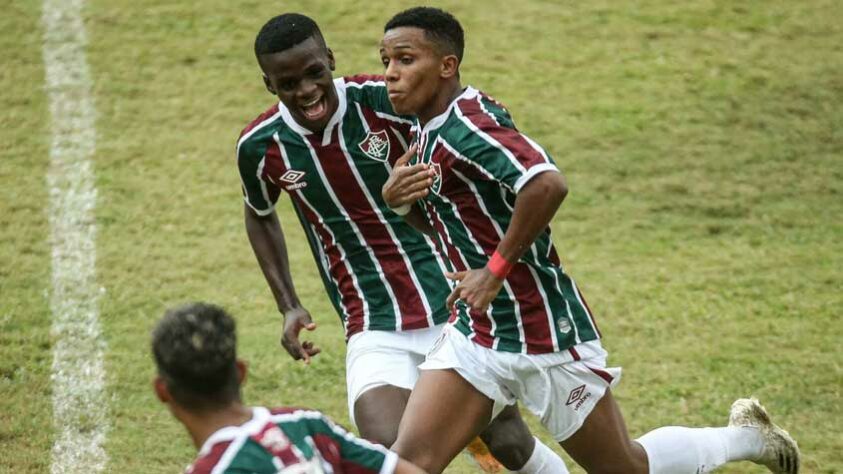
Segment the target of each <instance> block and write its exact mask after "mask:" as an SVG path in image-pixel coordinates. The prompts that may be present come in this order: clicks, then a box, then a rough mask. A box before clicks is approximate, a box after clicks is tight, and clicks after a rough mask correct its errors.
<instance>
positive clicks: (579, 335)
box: [414, 88, 599, 354]
mask: <svg viewBox="0 0 843 474" xmlns="http://www.w3.org/2000/svg"><path fill="white" fill-rule="evenodd" d="M414 130H416V131H417V132H418V131H419V130H420V131H421V133H419V134H418V136H417V140H418V142H419V145H420V153H419V156H418V158H416V159H414V162H418V161H422V162H426V163H431V164H432V165H434V166H435V168H436V169H437V170H438V173H439V176H437V177H436V179H435V180H434V189H433V192H432V193H430V194H429V195H428V196H427V197H426V198H425V206H424V207H425V209H426V210H427V212H428V214H429V217H430V218H431V221H432V222H433V225H434V228H435V229H436V230H437V232H438V233H439V234H440V241H441V242H443V245H444V246H445V248H446V250H447V255H448V257H449V258H450V259H451V260H452V263H453V264H454V266H455V267H461V266H468V267H470V268H480V267H481V266H483V265H485V264H486V262H487V261H488V258H489V257H488V256H489V255H491V254H492V253H493V252H494V251H495V250H496V248H497V246H498V245H499V243H500V241H501V239H502V238H503V236H504V234H505V232H506V230H507V229H508V228H509V225H510V223H511V219H512V213H513V211H514V204H515V201H516V199H517V197H516V193H517V191H518V190H520V189H521V187H523V186H524V185H525V184H526V183H527V182H529V180H530V179H532V177H534V176H535V175H536V174H538V173H541V172H544V171H550V170H553V171H558V170H557V169H556V166H555V164H554V163H553V161H552V160H551V159H550V158H549V157H548V156H547V155H546V153H545V152H544V150H543V149H542V148H541V147H540V146H538V145H537V144H536V143H535V142H533V141H532V140H530V139H529V138H528V137H526V136H524V135H523V134H521V133H520V132H518V131H517V130H515V128H514V125H513V123H512V120H511V118H510V117H509V115H508V113H507V112H506V110H505V109H504V108H503V106H502V105H500V104H499V103H497V102H494V101H493V99H491V98H489V97H487V96H485V95H482V94H481V93H478V92H477V91H474V90H472V89H470V88H469V89H467V90H466V92H465V93H464V94H463V95H462V96H461V97H460V98H458V99H457V100H456V101H455V102H454V103H452V105H451V106H450V107H449V109H448V111H447V112H446V113H444V114H442V115H440V116H438V117H435V118H433V119H431V120H430V121H428V123H427V124H426V125H425V127H424V128H422V127H419V126H418V125H416V127H414ZM491 308H492V309H491V311H490V312H489V314H488V315H480V314H474V313H471V314H470V315H468V314H466V313H465V307H464V306H462V307H460V310H459V311H458V314H457V322H456V323H455V327H456V328H457V329H459V330H460V331H462V332H463V333H464V334H466V335H468V336H469V337H470V338H471V339H472V340H474V341H475V342H477V343H478V344H481V345H485V346H486V347H491V348H493V349H496V350H503V351H511V352H526V353H530V354H537V353H547V352H558V351H560V350H566V349H567V348H568V347H571V346H573V345H574V344H576V343H578V342H582V341H588V340H593V339H596V338H598V337H599V333H598V332H597V330H596V325H594V324H593V321H592V317H591V315H590V311H589V310H588V308H587V307H586V305H585V303H584V301H582V299H581V297H580V295H579V293H578V292H577V290H576V287H575V285H574V283H573V280H571V279H570V278H569V277H568V276H567V275H566V274H565V273H564V272H563V271H562V269H561V267H559V259H558V255H557V254H556V250H555V248H554V246H553V243H552V241H551V239H550V232H549V229H546V230H545V231H544V232H542V233H541V234H540V235H539V236H538V237H537V239H536V240H535V241H534V242H533V243H532V244H531V245H530V246H529V248H528V251H527V253H526V254H524V255H523V256H522V257H521V259H519V262H517V263H516V265H515V267H514V269H513V271H512V272H511V273H510V275H509V276H508V277H507V278H506V279H505V285H504V288H503V291H502V292H501V294H500V295H498V296H497V297H496V298H495V299H494V300H493V302H492V305H491ZM487 321H488V322H487Z"/></svg>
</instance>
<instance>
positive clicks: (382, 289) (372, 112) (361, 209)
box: [238, 76, 450, 337]
mask: <svg viewBox="0 0 843 474" xmlns="http://www.w3.org/2000/svg"><path fill="white" fill-rule="evenodd" d="M335 87H336V88H337V93H338V97H339V98H340V107H339V109H338V112H337V113H335V114H334V115H332V117H331V121H330V123H329V126H328V127H326V129H325V130H324V131H323V132H320V133H311V132H310V131H308V130H306V129H305V128H303V127H301V126H300V125H299V124H297V123H295V120H294V119H293V117H292V115H291V114H290V112H289V110H287V109H286V107H284V106H283V104H279V105H277V106H273V107H272V108H271V109H270V110H269V111H267V112H266V113H264V114H262V115H261V117H259V119H258V120H255V121H253V122H252V123H251V124H250V125H249V127H247V128H246V129H244V131H243V133H242V134H241V139H240V140H238V163H239V167H240V174H241V181H242V184H243V187H244V196H245V197H246V199H247V203H248V204H249V205H251V206H252V207H253V209H255V210H256V211H259V212H260V213H262V214H268V213H271V212H272V208H273V206H274V204H275V202H276V201H277V199H278V195H279V193H280V191H282V190H286V191H287V192H288V193H289V194H290V196H291V197H292V200H293V204H294V207H295V209H296V211H297V215H298V217H299V219H300V221H301V223H302V226H303V227H304V229H305V233H306V235H307V236H308V242H309V244H310V245H311V246H312V253H313V255H314V258H316V259H317V261H318V262H317V263H318V267H319V269H320V273H321V274H322V276H323V283H324V285H325V288H326V290H327V291H328V293H329V294H330V295H331V301H332V303H333V304H334V307H335V308H336V309H337V310H338V312H340V317H341V319H342V320H343V321H344V323H345V325H346V336H347V337H350V336H351V335H352V334H354V333H355V332H357V331H360V330H404V329H412V328H421V327H429V326H431V325H434V324H439V323H441V322H444V321H445V320H446V319H447V318H448V311H447V309H446V308H445V304H444V301H445V298H446V297H447V295H448V294H449V291H450V285H449V283H448V281H447V280H446V279H445V277H444V275H443V273H444V272H445V271H446V270H447V269H448V268H449V264H448V263H447V262H448V259H447V258H445V256H444V255H442V254H441V253H440V252H439V251H438V247H437V245H436V244H435V243H434V242H433V241H432V240H431V239H430V238H428V237H426V236H422V235H421V234H420V233H418V232H417V231H415V230H414V229H412V228H411V227H410V226H409V224H407V223H406V222H404V221H403V219H402V218H401V217H400V216H397V215H396V214H394V213H393V212H392V211H391V210H390V209H389V208H388V207H386V205H385V204H384V203H383V199H382V197H381V195H380V190H381V187H382V185H383V183H384V182H385V181H386V179H387V178H388V176H389V172H390V163H394V161H395V160H396V159H397V158H398V157H400V156H401V155H402V154H403V153H404V152H405V151H406V149H407V143H408V142H409V140H410V133H409V129H410V128H411V120H410V119H411V118H410V117H404V116H401V115H398V114H396V113H395V112H394V110H393V109H392V107H391V104H390V103H389V100H388V97H387V94H386V89H385V84H384V82H383V78H382V77H378V76H357V77H352V78H345V79H338V80H336V81H335ZM334 128H336V130H334ZM369 132H371V133H373V134H377V135H376V136H378V137H379V138H380V139H381V140H383V139H387V140H388V141H387V145H388V152H387V153H386V155H385V156H384V151H386V150H387V149H384V148H382V146H383V145H382V144H383V142H382V141H381V142H376V141H374V140H373V139H372V138H371V134H370V133H369ZM384 133H385V135H384ZM373 146H374V147H375V148H372V147H373ZM282 151H283V154H284V156H282ZM373 151H374V152H373ZM378 153H380V156H378ZM285 161H286V162H285ZM443 248H444V247H443Z"/></svg>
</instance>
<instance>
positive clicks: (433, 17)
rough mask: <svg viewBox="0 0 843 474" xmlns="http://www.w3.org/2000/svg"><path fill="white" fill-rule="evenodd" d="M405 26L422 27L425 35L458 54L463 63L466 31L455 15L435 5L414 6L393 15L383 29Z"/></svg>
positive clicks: (444, 48)
mask: <svg viewBox="0 0 843 474" xmlns="http://www.w3.org/2000/svg"><path fill="white" fill-rule="evenodd" d="M403 26H408V27H413V28H420V29H422V30H424V33H425V36H426V37H427V38H428V39H429V40H431V41H432V42H433V43H435V44H436V45H437V46H438V47H439V48H440V50H442V51H444V52H446V53H450V54H454V55H456V57H457V59H459V61H460V63H462V58H463V52H464V50H465V33H464V32H463V29H462V26H461V25H460V22H459V21H457V19H456V18H454V15H451V14H450V13H448V12H446V11H444V10H440V9H438V8H433V7H414V8H410V9H408V10H404V11H402V12H400V13H398V14H396V15H395V16H393V17H392V19H390V20H389V21H388V22H386V26H384V28H383V31H384V33H386V32H387V31H389V30H391V29H393V28H400V27H403Z"/></svg>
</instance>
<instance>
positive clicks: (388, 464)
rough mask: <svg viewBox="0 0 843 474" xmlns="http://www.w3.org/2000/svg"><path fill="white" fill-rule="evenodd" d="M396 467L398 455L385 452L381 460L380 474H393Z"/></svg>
mask: <svg viewBox="0 0 843 474" xmlns="http://www.w3.org/2000/svg"><path fill="white" fill-rule="evenodd" d="M397 467H398V454H396V453H395V451H387V452H386V457H385V458H384V460H383V465H382V466H381V470H380V474H393V473H394V472H395V469H396V468H397Z"/></svg>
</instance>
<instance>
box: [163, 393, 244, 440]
mask: <svg viewBox="0 0 843 474" xmlns="http://www.w3.org/2000/svg"><path fill="white" fill-rule="evenodd" d="M176 417H178V418H179V420H181V422H182V423H183V424H184V426H185V428H187V431H188V433H190V437H191V438H192V439H193V445H194V446H196V449H200V448H201V447H202V445H203V444H205V441H207V440H208V438H210V437H211V435H212V434H214V433H216V432H217V431H219V430H220V429H222V428H225V427H226V426H240V425H242V424H243V423H246V422H247V421H249V420H251V419H252V409H251V408H249V407H246V406H243V404H242V403H240V402H235V403H232V404H231V405H229V406H228V407H227V408H224V409H222V410H217V411H213V412H208V413H191V412H188V411H181V413H177V414H176Z"/></svg>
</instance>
